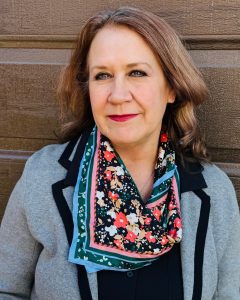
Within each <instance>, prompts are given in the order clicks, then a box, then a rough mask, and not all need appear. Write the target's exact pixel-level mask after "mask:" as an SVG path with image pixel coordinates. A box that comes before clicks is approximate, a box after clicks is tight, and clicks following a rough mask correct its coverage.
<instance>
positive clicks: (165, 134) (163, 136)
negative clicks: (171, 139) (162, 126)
mask: <svg viewBox="0 0 240 300" xmlns="http://www.w3.org/2000/svg"><path fill="white" fill-rule="evenodd" d="M167 141H168V136H167V133H162V134H161V137H160V142H162V143H166V142H167Z"/></svg>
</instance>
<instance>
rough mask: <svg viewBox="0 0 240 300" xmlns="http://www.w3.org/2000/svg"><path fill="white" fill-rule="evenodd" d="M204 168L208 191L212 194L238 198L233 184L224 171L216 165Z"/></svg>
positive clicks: (204, 166) (205, 165)
mask: <svg viewBox="0 0 240 300" xmlns="http://www.w3.org/2000/svg"><path fill="white" fill-rule="evenodd" d="M203 168H204V169H203V176H204V179H205V181H206V183H207V186H208V188H207V190H208V191H209V192H211V194H217V195H218V196H219V195H221V194H223V195H225V196H227V195H228V196H231V197H235V196H236V194H235V190H234V187H233V184H232V182H231V180H230V178H229V177H228V176H227V174H226V173H225V172H224V171H223V170H221V169H220V168H219V167H218V166H216V165H215V164H204V165H203Z"/></svg>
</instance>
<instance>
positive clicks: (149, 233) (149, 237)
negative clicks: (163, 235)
mask: <svg viewBox="0 0 240 300" xmlns="http://www.w3.org/2000/svg"><path fill="white" fill-rule="evenodd" d="M145 236H146V239H147V240H148V241H149V242H151V243H156V239H155V237H154V236H152V233H151V231H148V232H147V233H146V235H145Z"/></svg>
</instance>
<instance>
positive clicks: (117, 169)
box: [115, 166, 124, 176]
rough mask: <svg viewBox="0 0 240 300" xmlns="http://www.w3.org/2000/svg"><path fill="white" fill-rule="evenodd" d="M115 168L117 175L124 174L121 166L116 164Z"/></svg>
mask: <svg viewBox="0 0 240 300" xmlns="http://www.w3.org/2000/svg"><path fill="white" fill-rule="evenodd" d="M115 169H116V171H117V175H118V176H121V175H124V171H123V168H122V167H120V166H117V167H116V168H115Z"/></svg>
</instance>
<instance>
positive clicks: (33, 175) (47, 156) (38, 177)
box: [23, 142, 69, 184]
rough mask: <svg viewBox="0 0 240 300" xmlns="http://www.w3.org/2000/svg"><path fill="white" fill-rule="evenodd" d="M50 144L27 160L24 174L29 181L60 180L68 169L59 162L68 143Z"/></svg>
mask: <svg viewBox="0 0 240 300" xmlns="http://www.w3.org/2000/svg"><path fill="white" fill-rule="evenodd" d="M68 143H69V142H67V143H65V144H50V145H47V146H45V147H43V148H41V149H40V150H38V151H36V152H34V153H33V154H32V155H31V156H30V157H29V158H28V159H27V161H26V164H25V167H24V171H23V175H24V176H25V177H26V178H27V181H28V183H29V184H30V183H34V181H41V182H43V181H44V182H45V181H48V180H50V179H53V180H56V181H57V180H59V179H60V178H61V176H63V175H64V174H65V172H66V170H65V169H64V168H63V167H62V166H61V165H60V163H59V162H58V160H59V158H60V156H61V155H62V153H63V151H64V150H65V148H66V147H67V144H68Z"/></svg>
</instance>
